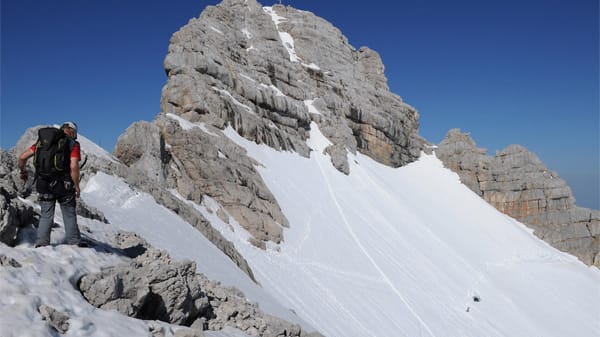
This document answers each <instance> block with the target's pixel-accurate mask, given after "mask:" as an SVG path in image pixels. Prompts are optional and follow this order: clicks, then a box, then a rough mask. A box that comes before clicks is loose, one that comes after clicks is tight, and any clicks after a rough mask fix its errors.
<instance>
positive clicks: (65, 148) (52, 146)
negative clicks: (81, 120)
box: [33, 127, 71, 177]
mask: <svg viewBox="0 0 600 337" xmlns="http://www.w3.org/2000/svg"><path fill="white" fill-rule="evenodd" d="M70 147H71V146H70V141H69V139H68V138H67V136H66V135H65V133H64V131H63V130H60V129H57V128H53V127H44V128H41V129H39V130H38V140H37V142H36V143H35V154H34V157H33V158H34V159H33V165H34V166H35V173H36V174H37V175H39V176H42V177H58V176H62V175H65V174H68V173H69V170H70V164H71V162H70V160H71V158H70V157H71V148H70Z"/></svg>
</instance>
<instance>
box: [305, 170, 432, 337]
mask: <svg viewBox="0 0 600 337" xmlns="http://www.w3.org/2000/svg"><path fill="white" fill-rule="evenodd" d="M316 162H317V165H318V166H319V170H320V171H321V174H322V176H323V179H324V181H325V184H326V185H327V191H328V192H329V195H330V197H331V200H332V201H333V202H334V204H335V207H336V209H337V212H338V214H339V215H340V217H341V219H342V221H343V223H344V225H345V227H346V229H347V230H348V233H349V234H350V235H351V236H352V239H353V240H354V242H355V243H356V245H357V247H358V248H359V249H360V250H361V251H362V253H363V254H364V256H365V257H366V258H367V259H368V260H369V261H370V262H371V264H372V265H373V267H374V268H375V269H376V270H377V272H378V273H379V275H381V277H382V278H383V280H384V281H385V283H386V284H387V285H388V286H389V287H390V289H392V291H393V292H394V293H395V294H396V296H398V298H399V299H400V300H401V301H402V303H404V305H405V306H406V307H407V308H408V310H409V311H410V312H411V314H412V315H413V316H414V317H415V318H416V319H417V321H418V322H419V323H420V324H421V325H422V326H423V327H424V328H425V330H426V331H427V333H428V334H429V335H430V336H433V337H436V336H435V334H434V333H433V331H431V328H430V327H429V326H428V325H427V323H425V321H424V320H423V319H422V318H421V316H420V315H419V314H418V313H417V312H416V311H415V309H414V308H413V306H412V305H411V304H410V303H409V301H408V300H407V299H406V298H405V297H404V296H403V295H402V293H401V292H400V290H398V288H396V286H394V284H393V283H392V281H391V280H390V279H389V277H388V276H387V275H386V274H385V272H384V271H383V270H382V269H381V268H380V267H379V265H378V264H377V262H375V259H373V257H372V256H371V254H370V253H369V252H368V251H367V249H366V248H365V247H364V246H363V244H362V243H361V241H360V240H359V239H358V236H357V235H356V233H355V232H354V230H353V229H352V226H350V223H349V222H348V219H346V215H345V214H344V210H343V209H342V207H341V206H340V203H339V201H338V200H337V197H336V196H335V193H334V192H333V188H332V187H331V183H330V181H329V178H328V177H327V174H326V173H325V171H324V170H323V167H322V165H321V162H320V160H318V159H317V161H316ZM340 307H343V306H342V305H341V304H340ZM361 325H362V324H361ZM367 331H368V330H367ZM370 334H371V335H372V333H370Z"/></svg>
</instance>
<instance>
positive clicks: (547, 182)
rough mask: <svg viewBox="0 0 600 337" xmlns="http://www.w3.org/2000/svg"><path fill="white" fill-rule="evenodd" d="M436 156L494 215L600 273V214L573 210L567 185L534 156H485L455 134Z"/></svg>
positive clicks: (512, 150) (516, 151)
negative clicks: (524, 227) (528, 230)
mask: <svg viewBox="0 0 600 337" xmlns="http://www.w3.org/2000/svg"><path fill="white" fill-rule="evenodd" d="M435 153H436V155H437V156H438V157H439V158H440V159H441V160H442V161H443V162H444V164H445V165H446V166H447V167H448V168H450V169H451V170H453V171H455V172H456V173H458V175H459V176H460V178H461V181H462V182H463V183H464V184H465V185H467V186H468V187H469V188H470V189H471V190H473V191H474V192H475V193H477V194H478V195H479V196H481V197H482V198H483V199H485V200H486V201H487V202H489V203H490V204H491V205H492V206H494V207H495V208H496V209H498V210H499V211H501V212H502V213H505V214H507V215H509V216H511V217H513V218H515V219H517V220H519V221H521V222H523V223H524V224H527V225H528V226H529V227H531V228H533V229H534V230H535V234H536V235H537V236H538V237H540V238H541V239H543V240H545V241H546V242H548V243H550V244H551V245H553V246H554V247H556V248H558V249H560V250H562V251H565V252H568V253H571V254H573V255H575V256H577V257H579V258H580V259H581V260H582V261H583V262H584V263H586V264H588V265H595V266H597V267H600V211H598V210H593V209H587V208H582V207H577V205H575V198H574V197H573V193H572V192H571V189H570V188H569V186H568V185H567V183H566V182H565V181H564V180H563V179H561V178H560V177H559V176H558V174H557V173H555V172H552V171H550V169H548V168H547V167H546V166H545V165H544V163H542V161H541V160H540V159H539V158H538V157H537V156H536V155H535V154H534V153H532V152H530V151H529V150H527V149H526V148H524V147H522V146H520V145H511V146H509V147H508V148H506V149H504V150H503V151H500V152H499V153H497V154H496V155H495V156H488V155H487V151H486V150H485V149H481V148H478V147H477V146H476V145H475V142H474V141H473V139H472V138H471V137H470V136H469V135H468V134H466V133H462V132H460V130H458V129H454V130H450V131H449V132H448V134H447V135H446V138H444V140H442V142H441V143H440V144H439V146H438V148H437V149H436V151H435Z"/></svg>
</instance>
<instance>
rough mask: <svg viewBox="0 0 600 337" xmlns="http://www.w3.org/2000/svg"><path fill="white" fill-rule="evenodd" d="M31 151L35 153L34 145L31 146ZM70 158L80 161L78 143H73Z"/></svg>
mask: <svg viewBox="0 0 600 337" xmlns="http://www.w3.org/2000/svg"><path fill="white" fill-rule="evenodd" d="M31 151H33V152H35V144H33V145H31ZM70 157H71V158H77V161H80V160H81V147H80V146H79V142H75V145H73V149H72V150H71V156H70Z"/></svg>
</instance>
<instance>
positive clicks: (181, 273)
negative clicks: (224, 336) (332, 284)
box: [79, 232, 318, 337]
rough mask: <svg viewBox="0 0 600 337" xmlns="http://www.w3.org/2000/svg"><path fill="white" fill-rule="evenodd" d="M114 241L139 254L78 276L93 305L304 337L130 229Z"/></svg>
mask: <svg viewBox="0 0 600 337" xmlns="http://www.w3.org/2000/svg"><path fill="white" fill-rule="evenodd" d="M114 243H115V244H116V246H117V247H118V248H120V249H123V250H124V251H126V252H127V251H130V252H131V251H132V250H131V248H135V250H138V251H142V250H143V253H142V254H139V255H138V254H136V255H137V256H136V257H135V258H134V259H132V260H131V261H130V262H129V263H126V264H123V265H117V266H113V267H109V268H105V269H103V270H102V271H101V272H99V273H93V274H88V275H85V276H84V277H82V279H81V281H80V282H79V288H80V290H81V292H82V294H83V296H84V297H85V298H86V299H87V300H88V301H89V302H90V303H91V304H93V305H94V306H96V307H99V308H102V309H112V310H117V311H119V312H120V313H122V314H124V315H128V316H130V317H136V318H141V319H146V320H160V321H164V322H169V323H173V324H179V325H185V326H191V327H192V328H193V329H195V330H199V331H201V330H222V329H223V328H224V327H232V328H236V329H239V330H241V331H243V332H245V333H247V334H248V335H251V336H264V337H276V336H298V337H299V336H308V335H307V334H306V332H304V331H302V329H301V327H300V326H298V325H295V324H291V323H289V322H287V321H284V320H282V319H279V318H276V317H272V316H270V315H267V314H264V313H263V312H262V311H260V309H259V308H258V306H257V305H256V304H254V303H250V302H248V301H247V300H246V299H245V298H244V295H243V294H242V293H241V292H240V291H239V290H236V289H233V288H226V287H223V286H221V285H220V284H219V283H218V282H214V281H210V280H208V279H207V278H206V277H205V276H204V275H202V274H197V273H196V272H195V270H196V264H195V263H194V262H191V261H181V262H179V261H174V260H173V259H171V257H170V256H169V255H168V254H166V253H165V252H163V251H159V250H157V249H155V248H153V247H151V246H149V245H148V244H147V243H146V242H145V241H144V240H143V239H141V238H140V237H138V236H136V235H135V234H131V233H126V232H121V233H119V234H118V235H117V236H116V237H115V242H114ZM139 248H143V249H142V250H140V249H139ZM187 332H191V331H190V330H187ZM313 335H314V336H317V335H318V334H313Z"/></svg>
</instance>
